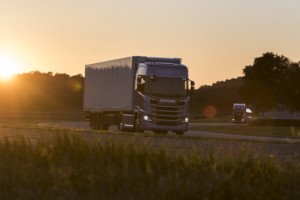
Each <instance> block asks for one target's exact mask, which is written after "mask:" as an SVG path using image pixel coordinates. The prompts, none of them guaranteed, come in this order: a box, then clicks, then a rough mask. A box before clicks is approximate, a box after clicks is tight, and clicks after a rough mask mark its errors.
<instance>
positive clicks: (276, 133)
mask: <svg viewBox="0 0 300 200" xmlns="http://www.w3.org/2000/svg"><path fill="white" fill-rule="evenodd" d="M191 130H199V131H208V132H215V133H228V134H233V135H249V136H264V137H282V138H300V127H274V126H247V125H245V126H238V125H237V126H202V127H192V128H191Z"/></svg>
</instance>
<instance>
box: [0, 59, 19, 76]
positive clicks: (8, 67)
mask: <svg viewBox="0 0 300 200" xmlns="http://www.w3.org/2000/svg"><path fill="white" fill-rule="evenodd" d="M19 71H20V64H19V62H18V60H17V59H15V58H14V57H12V56H10V55H0V78H1V79H10V78H11V77H12V76H13V75H14V74H16V73H18V72H19Z"/></svg>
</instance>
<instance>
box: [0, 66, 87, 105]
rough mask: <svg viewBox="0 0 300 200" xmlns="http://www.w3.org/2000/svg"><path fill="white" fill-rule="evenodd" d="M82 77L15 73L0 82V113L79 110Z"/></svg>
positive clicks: (81, 94) (50, 73) (35, 72)
mask: <svg viewBox="0 0 300 200" xmlns="http://www.w3.org/2000/svg"><path fill="white" fill-rule="evenodd" d="M83 84H84V78H83V76H82V75H81V74H78V75H75V76H70V75H68V74H65V73H56V74H53V73H52V72H48V73H42V72H39V71H33V72H30V73H23V74H17V75H15V76H14V78H13V80H11V81H2V82H0V97H1V98H0V111H54V110H67V109H69V110H74V109H81V108H82V104H83Z"/></svg>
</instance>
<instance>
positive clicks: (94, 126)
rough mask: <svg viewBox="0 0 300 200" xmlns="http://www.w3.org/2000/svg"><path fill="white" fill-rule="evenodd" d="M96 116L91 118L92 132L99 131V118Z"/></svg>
mask: <svg viewBox="0 0 300 200" xmlns="http://www.w3.org/2000/svg"><path fill="white" fill-rule="evenodd" d="M96 115H97V114H92V118H91V121H90V125H91V128H92V130H96V129H97V118H96Z"/></svg>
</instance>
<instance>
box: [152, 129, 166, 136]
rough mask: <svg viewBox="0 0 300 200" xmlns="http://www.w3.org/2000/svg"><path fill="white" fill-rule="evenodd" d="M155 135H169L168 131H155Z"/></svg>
mask: <svg viewBox="0 0 300 200" xmlns="http://www.w3.org/2000/svg"><path fill="white" fill-rule="evenodd" d="M154 133H155V134H161V135H166V134H167V133H168V131H166V130H156V131H154Z"/></svg>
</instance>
